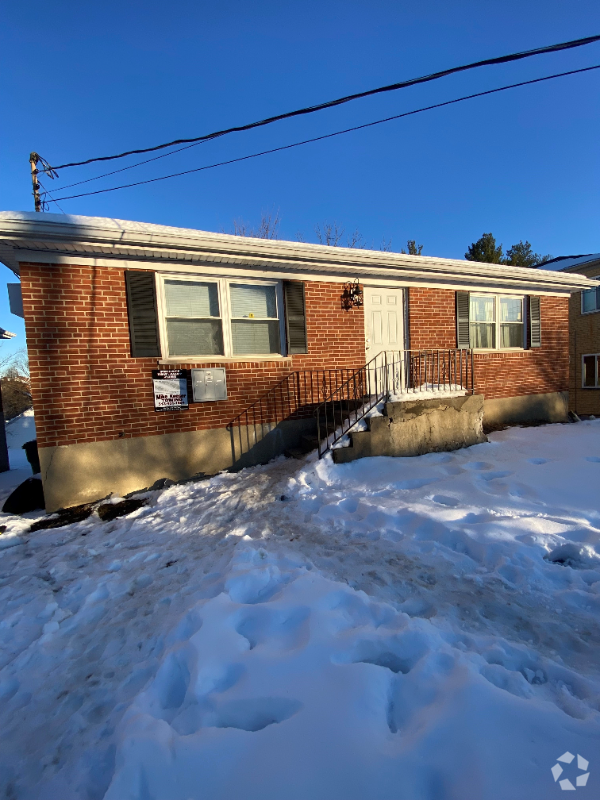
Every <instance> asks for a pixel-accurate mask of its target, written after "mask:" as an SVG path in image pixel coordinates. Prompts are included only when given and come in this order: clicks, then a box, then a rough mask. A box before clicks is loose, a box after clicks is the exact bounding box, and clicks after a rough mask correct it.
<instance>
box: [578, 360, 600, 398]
mask: <svg viewBox="0 0 600 800" xmlns="http://www.w3.org/2000/svg"><path fill="white" fill-rule="evenodd" d="M599 358H600V355H597V354H596V355H590V356H582V357H581V385H582V386H583V388H584V389H597V388H598V359H599Z"/></svg>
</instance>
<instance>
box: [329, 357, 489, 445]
mask: <svg viewBox="0 0 600 800" xmlns="http://www.w3.org/2000/svg"><path fill="white" fill-rule="evenodd" d="M450 391H457V392H462V393H466V392H471V393H473V392H474V391H475V380H474V373H473V351H472V350H394V351H384V352H383V353H379V354H378V355H376V356H375V357H374V358H372V359H371V361H369V362H368V364H365V366H364V367H361V368H360V369H358V370H356V371H355V372H353V373H352V375H350V377H349V378H348V379H347V380H346V381H344V382H343V383H342V384H341V385H340V386H339V387H338V388H337V389H336V390H335V391H334V392H331V393H330V395H329V396H328V397H327V398H326V399H325V400H324V401H323V402H322V403H321V404H320V405H319V406H318V408H317V410H316V414H317V437H318V441H319V444H318V450H319V458H322V457H323V456H324V455H325V453H326V452H327V451H328V450H329V449H330V448H331V447H332V446H333V445H334V444H335V443H336V442H337V441H339V440H340V439H341V438H342V437H343V436H345V435H346V434H347V433H348V432H349V431H350V429H351V428H353V427H354V426H355V425H356V424H357V423H358V422H360V421H361V420H362V419H364V418H365V417H366V416H367V415H368V414H369V412H370V411H372V410H373V409H374V408H375V406H376V405H377V404H378V403H380V402H381V401H382V400H384V399H387V398H390V397H391V398H392V399H393V398H394V396H396V395H399V396H402V397H406V396H410V395H413V394H414V395H421V396H422V395H424V394H426V393H428V394H429V393H430V394H432V395H433V396H435V394H438V393H443V394H447V393H448V392H450Z"/></svg>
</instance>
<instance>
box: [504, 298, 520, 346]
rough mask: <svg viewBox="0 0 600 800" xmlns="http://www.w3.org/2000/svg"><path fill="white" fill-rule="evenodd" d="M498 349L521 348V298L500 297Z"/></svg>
mask: <svg viewBox="0 0 600 800" xmlns="http://www.w3.org/2000/svg"><path fill="white" fill-rule="evenodd" d="M499 300H500V347H523V341H524V338H525V337H524V336H523V298H522V297H500V298H499Z"/></svg>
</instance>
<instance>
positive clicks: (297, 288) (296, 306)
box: [283, 281, 308, 355]
mask: <svg viewBox="0 0 600 800" xmlns="http://www.w3.org/2000/svg"><path fill="white" fill-rule="evenodd" d="M283 296H284V302H285V326H286V333H287V351H288V354H289V355H296V354H300V353H308V342H307V337H306V304H305V298H304V283H302V281H284V283H283Z"/></svg>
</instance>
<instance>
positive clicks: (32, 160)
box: [29, 151, 58, 211]
mask: <svg viewBox="0 0 600 800" xmlns="http://www.w3.org/2000/svg"><path fill="white" fill-rule="evenodd" d="M40 163H41V165H42V167H43V170H42V171H43V173H44V175H47V176H48V177H49V178H52V180H54V178H58V173H57V172H56V171H55V170H53V169H52V167H51V166H50V164H49V163H48V162H47V161H46V159H45V158H42V157H41V156H40V155H39V154H38V153H36V152H35V151H34V152H33V153H30V154H29V164H30V166H31V184H32V186H33V202H34V206H35V210H36V211H45V210H46V201H45V200H42V198H41V197H40V189H41V188H42V186H41V184H40V182H39V181H38V177H37V176H38V175H39V173H40V171H39V169H38V168H37V165H38V164H40Z"/></svg>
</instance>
